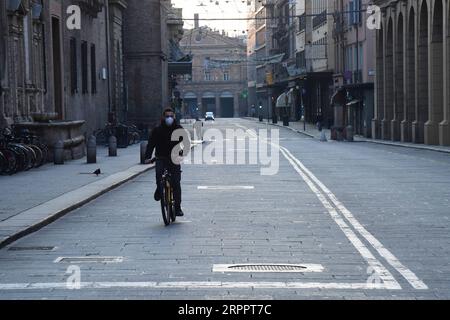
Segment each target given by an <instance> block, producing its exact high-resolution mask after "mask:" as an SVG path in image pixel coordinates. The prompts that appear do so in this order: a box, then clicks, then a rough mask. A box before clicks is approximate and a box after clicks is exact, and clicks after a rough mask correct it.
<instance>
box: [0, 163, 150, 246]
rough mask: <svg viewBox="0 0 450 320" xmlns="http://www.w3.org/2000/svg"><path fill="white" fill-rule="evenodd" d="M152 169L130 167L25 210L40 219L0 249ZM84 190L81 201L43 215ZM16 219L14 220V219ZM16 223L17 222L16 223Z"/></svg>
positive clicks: (15, 235)
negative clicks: (49, 208) (120, 177)
mask: <svg viewBox="0 0 450 320" xmlns="http://www.w3.org/2000/svg"><path fill="white" fill-rule="evenodd" d="M138 167H141V170H137V171H135V172H133V171H134V169H137V168H138ZM153 168H154V165H150V166H145V167H143V165H139V166H134V167H131V168H129V169H127V170H125V171H122V172H119V173H116V174H113V175H111V176H109V177H107V178H105V179H102V180H99V181H97V182H93V183H91V184H88V185H86V186H84V187H81V188H78V189H76V190H73V191H71V192H68V193H65V194H64V195H62V196H60V197H57V198H55V199H52V200H49V201H47V202H45V203H43V204H41V205H38V206H36V207H34V208H31V209H29V210H26V211H24V212H22V214H28V215H33V214H37V215H41V219H40V220H38V219H37V220H38V221H37V222H35V223H32V224H31V225H28V226H24V227H25V228H24V229H22V230H20V231H18V232H16V233H14V234H12V235H10V236H6V237H4V238H3V239H1V240H0V249H2V248H4V247H5V246H7V245H9V244H11V243H13V242H15V241H17V240H19V239H20V238H23V237H25V236H27V235H29V234H31V233H34V232H36V231H38V230H40V229H42V228H43V227H45V226H47V225H49V224H50V223H52V222H54V221H56V220H58V219H59V218H61V217H63V216H65V215H66V214H68V213H69V212H71V211H74V210H76V209H78V208H80V207H82V206H84V205H85V204H87V203H89V202H91V201H93V200H95V199H97V198H98V197H100V196H102V195H104V194H105V193H107V192H109V191H112V190H114V189H116V188H118V187H120V186H121V185H123V184H125V183H127V182H128V181H130V180H132V179H134V178H136V177H138V176H139V175H141V174H143V173H145V172H148V171H150V170H151V169H153ZM126 173H128V175H127V176H126V177H124V178H122V179H118V180H117V181H115V182H113V183H111V184H108V185H107V186H105V187H103V188H102V187H101V185H102V184H105V180H114V177H115V176H118V175H123V174H126ZM96 185H98V186H99V189H98V190H91V192H89V189H95V186H96ZM82 189H84V190H86V193H87V194H86V195H85V197H83V198H82V199H79V200H75V201H73V202H72V203H70V204H68V205H60V207H59V208H58V209H56V211H54V212H53V213H51V214H49V213H45V212H46V211H47V212H48V207H52V206H55V207H57V206H58V202H61V199H62V198H70V197H71V195H74V194H76V193H78V192H80V190H82ZM20 215H21V214H19V215H18V216H17V217H13V218H11V219H9V220H7V221H6V222H5V224H8V223H13V224H14V222H15V221H19V223H20V220H21V219H20ZM15 218H16V219H15ZM22 219H23V215H22ZM16 223H17V222H16Z"/></svg>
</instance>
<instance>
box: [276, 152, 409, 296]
mask: <svg viewBox="0 0 450 320" xmlns="http://www.w3.org/2000/svg"><path fill="white" fill-rule="evenodd" d="M280 151H281V153H282V154H283V156H284V157H285V158H286V159H287V160H288V161H289V162H290V163H291V165H292V166H293V167H294V169H295V170H296V171H297V172H298V174H299V175H300V176H301V177H302V178H303V180H304V181H305V182H306V184H307V185H308V186H309V188H310V189H311V191H312V192H313V193H314V194H315V195H316V196H317V198H318V199H319V200H320V202H322V204H323V206H324V207H325V208H326V209H327V210H328V212H329V213H330V215H331V217H332V218H333V220H334V221H335V222H336V224H337V225H338V226H339V228H341V230H342V232H343V233H344V234H345V236H346V237H347V238H348V240H349V241H350V242H351V243H352V244H353V246H354V247H355V248H356V250H358V252H359V253H360V254H361V256H362V257H363V258H364V260H366V261H367V263H368V264H369V266H371V267H372V268H373V270H374V271H375V272H376V275H377V276H378V277H379V278H380V280H382V281H383V283H384V284H385V285H386V287H387V288H389V289H401V287H400V284H399V283H398V282H397V280H395V278H394V277H393V275H392V274H391V273H390V272H389V270H387V269H386V268H385V267H384V266H383V264H382V263H381V262H380V261H378V259H377V258H375V256H374V255H373V254H372V253H371V252H370V251H369V250H368V249H367V247H366V246H365V245H364V244H363V243H362V242H361V240H360V239H359V238H358V237H357V236H356V234H355V233H354V232H353V230H352V229H351V228H350V227H349V226H348V225H347V223H345V221H344V220H343V219H342V218H341V216H340V215H339V214H338V213H337V211H336V209H335V208H334V207H333V206H332V205H331V203H330V202H329V201H328V200H327V199H326V198H325V196H324V195H323V194H322V193H321V192H320V191H319V190H318V189H317V188H316V186H315V185H314V184H313V183H312V181H311V180H310V179H309V178H308V176H306V174H305V173H304V172H303V171H302V170H301V169H300V168H299V167H298V166H297V165H296V164H295V162H294V161H293V160H292V159H291V158H290V157H289V156H288V155H287V153H286V152H285V151H284V150H283V149H282V148H280Z"/></svg>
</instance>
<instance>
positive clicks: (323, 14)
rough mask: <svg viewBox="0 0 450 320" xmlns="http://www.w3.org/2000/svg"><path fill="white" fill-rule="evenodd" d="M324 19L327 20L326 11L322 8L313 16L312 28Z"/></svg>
mask: <svg viewBox="0 0 450 320" xmlns="http://www.w3.org/2000/svg"><path fill="white" fill-rule="evenodd" d="M326 21H327V11H326V10H324V11H322V12H321V13H320V14H319V15H317V16H315V17H314V18H313V28H317V27H318V26H320V25H321V24H322V23H324V22H326Z"/></svg>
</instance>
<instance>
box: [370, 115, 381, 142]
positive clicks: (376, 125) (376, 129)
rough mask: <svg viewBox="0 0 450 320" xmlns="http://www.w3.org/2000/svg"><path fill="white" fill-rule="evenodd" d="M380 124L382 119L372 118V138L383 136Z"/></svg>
mask: <svg viewBox="0 0 450 320" xmlns="http://www.w3.org/2000/svg"><path fill="white" fill-rule="evenodd" d="M380 125H381V124H380V120H378V119H372V139H380V138H381V132H380Z"/></svg>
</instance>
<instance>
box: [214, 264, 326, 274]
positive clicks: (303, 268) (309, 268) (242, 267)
mask: <svg viewBox="0 0 450 320" xmlns="http://www.w3.org/2000/svg"><path fill="white" fill-rule="evenodd" d="M322 271H323V266H322V265H320V264H278V263H256V264H255V263H253V264H215V265H214V266H213V272H292V273H293V272H299V273H302V272H322Z"/></svg>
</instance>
